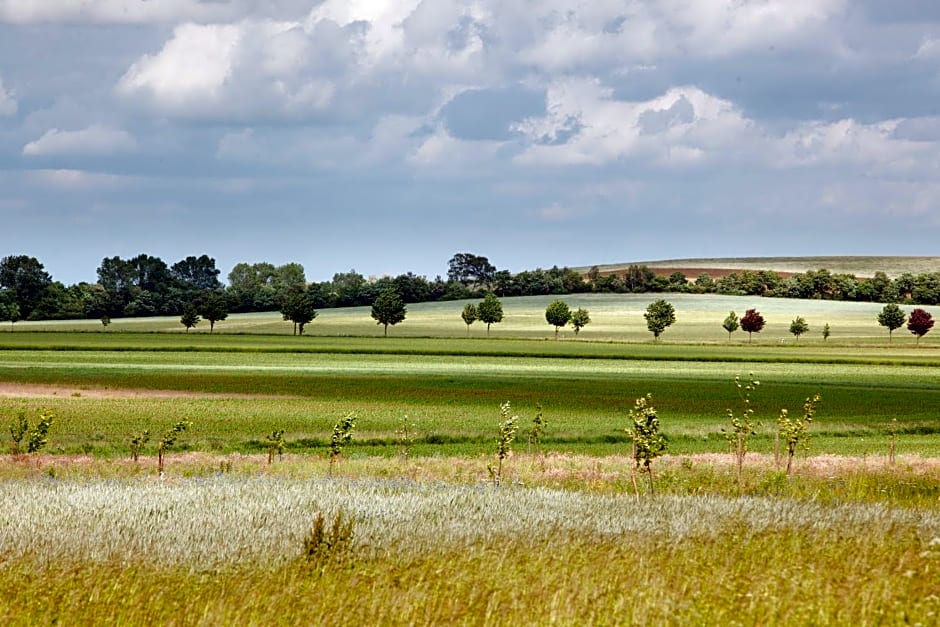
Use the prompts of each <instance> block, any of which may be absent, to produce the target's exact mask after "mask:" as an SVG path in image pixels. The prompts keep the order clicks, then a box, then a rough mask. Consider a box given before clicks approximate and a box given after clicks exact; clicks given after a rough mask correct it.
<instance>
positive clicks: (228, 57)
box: [117, 20, 341, 119]
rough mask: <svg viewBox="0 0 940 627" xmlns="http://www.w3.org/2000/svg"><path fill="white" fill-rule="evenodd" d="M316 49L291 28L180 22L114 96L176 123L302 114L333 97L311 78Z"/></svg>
mask: <svg viewBox="0 0 940 627" xmlns="http://www.w3.org/2000/svg"><path fill="white" fill-rule="evenodd" d="M317 43H318V42H316V41H314V40H313V39H311V37H310V35H309V34H308V33H306V32H305V31H303V30H302V28H301V27H300V25H299V24H298V23H296V22H272V21H261V22H256V21H250V20H246V21H241V22H238V23H236V24H206V25H200V24H191V23H187V24H183V25H180V26H178V27H177V28H176V29H175V30H174V32H173V37H172V38H171V39H170V40H169V41H167V42H166V44H165V45H164V46H163V49H162V50H160V51H159V52H157V53H156V54H154V55H145V56H143V57H142V58H140V59H138V60H137V61H136V62H135V63H134V64H133V65H132V66H131V67H130V68H129V69H128V70H127V72H126V73H125V74H124V76H123V77H122V78H121V80H120V81H119V83H118V85H117V92H118V94H120V95H122V96H124V97H126V98H128V99H131V100H133V101H137V102H141V103H143V104H144V105H145V106H147V107H149V108H152V109H154V110H156V111H157V112H159V113H161V114H165V115H171V116H179V117H191V118H200V117H210V118H223V119H224V118H232V117H236V118H248V117H262V118H264V117H272V118H276V117H283V116H286V117H297V116H304V115H309V114H312V113H316V112H319V111H322V110H324V109H326V108H327V107H328V106H329V105H330V104H331V103H332V101H333V97H334V93H335V85H334V83H333V81H332V80H331V79H330V78H329V76H323V75H318V73H317V70H319V69H321V68H318V67H317V58H318V50H317V49H316V44H317ZM325 43H326V45H328V46H330V45H332V43H333V42H325ZM332 54H335V51H334V52H333V53H332ZM340 69H341V68H335V67H334V68H332V70H331V71H333V72H335V71H338V70H340Z"/></svg>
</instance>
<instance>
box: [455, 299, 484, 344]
mask: <svg viewBox="0 0 940 627" xmlns="http://www.w3.org/2000/svg"><path fill="white" fill-rule="evenodd" d="M460 318H461V320H463V323H464V324H465V325H467V335H468V336H469V335H470V325H471V324H473V323H474V322H476V321H477V320H479V319H480V314H479V313H477V307H476V305H474V304H473V303H467V304H466V305H464V308H463V311H462V312H461V313H460Z"/></svg>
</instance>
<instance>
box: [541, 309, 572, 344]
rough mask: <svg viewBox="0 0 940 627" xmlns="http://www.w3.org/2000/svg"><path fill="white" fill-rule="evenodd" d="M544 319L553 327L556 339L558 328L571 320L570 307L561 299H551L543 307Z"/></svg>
mask: <svg viewBox="0 0 940 627" xmlns="http://www.w3.org/2000/svg"><path fill="white" fill-rule="evenodd" d="M545 320H546V322H548V323H549V324H550V325H552V326H553V327H555V339H556V340H557V339H558V329H560V328H561V327H563V326H565V325H566V324H568V322H570V321H571V309H570V308H569V307H568V303H566V302H565V301H563V300H553V301H552V302H551V303H549V304H548V307H546V308H545Z"/></svg>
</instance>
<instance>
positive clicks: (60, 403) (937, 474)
mask: <svg viewBox="0 0 940 627" xmlns="http://www.w3.org/2000/svg"><path fill="white" fill-rule="evenodd" d="M667 298H668V299H669V300H670V301H671V302H673V303H674V304H675V306H676V310H677V317H678V321H677V323H676V324H675V326H674V327H671V328H669V329H668V330H667V331H666V333H665V334H664V336H663V338H662V340H661V341H659V342H653V341H652V340H651V337H650V334H649V333H648V332H647V331H646V329H645V324H644V321H643V318H642V312H643V310H644V309H645V306H646V304H648V303H649V302H650V300H651V299H650V297H648V296H643V297H641V296H615V295H605V296H600V295H589V296H584V297H569V298H567V299H566V300H567V301H568V302H569V304H571V305H572V306H573V307H578V306H581V307H586V308H588V309H590V311H591V316H592V318H593V320H594V322H593V323H592V324H591V325H589V326H588V327H586V328H585V329H584V331H582V333H581V335H580V337H578V338H575V337H574V336H573V334H572V333H571V332H570V331H567V330H566V331H564V332H563V333H562V339H560V340H558V341H555V340H553V339H550V338H551V337H552V336H553V335H554V333H553V329H552V328H551V327H549V326H548V325H547V324H546V323H545V321H544V310H545V306H546V305H547V304H548V302H549V301H550V300H551V299H550V298H546V297H539V298H536V297H531V298H518V299H505V300H504V309H505V315H506V318H505V321H504V322H503V323H501V324H499V325H494V327H493V329H492V330H491V334H490V337H489V338H487V337H486V333H485V330H484V329H483V328H481V326H480V325H479V324H477V325H474V326H473V328H471V330H470V337H467V335H468V334H467V328H466V326H465V325H464V324H463V323H462V322H461V321H460V318H459V312H460V310H461V309H462V308H463V304H464V303H463V302H453V303H434V304H426V305H413V306H409V314H408V318H407V320H406V321H405V322H404V323H402V324H401V325H398V326H397V327H394V328H393V329H392V330H391V332H390V335H391V337H389V338H383V337H381V329H380V328H379V327H377V326H376V325H375V324H374V323H373V321H372V320H371V319H369V316H368V310H367V309H363V308H355V309H347V310H335V311H323V312H321V315H320V317H319V318H317V319H316V320H315V321H314V323H313V324H311V325H310V326H309V327H308V329H309V332H310V335H305V336H303V337H294V336H291V335H290V331H291V328H290V325H289V324H288V323H285V322H283V321H282V320H281V319H280V316H279V315H277V314H251V315H244V316H241V315H238V316H232V317H231V318H230V319H229V320H226V321H224V322H222V323H220V324H219V325H218V326H217V332H216V333H215V334H212V335H210V334H208V333H206V332H205V331H204V330H202V329H200V330H199V331H197V332H192V333H189V334H186V333H183V332H182V331H181V327H179V324H178V321H177V320H174V319H149V320H126V321H125V320H116V321H114V324H112V325H111V327H110V328H109V329H108V330H107V331H104V330H103V329H102V327H101V325H100V324H99V323H95V322H64V323H56V324H40V323H19V324H17V325H16V326H15V332H2V333H0V415H2V416H5V417H13V416H15V415H16V414H17V413H18V412H20V411H24V412H26V414H27V415H28V416H29V417H30V418H31V419H34V418H35V416H36V415H37V414H38V412H39V411H40V410H42V409H52V410H53V411H54V412H55V415H56V422H55V423H54V425H53V428H52V431H51V432H50V435H49V444H48V447H47V449H46V451H47V453H46V454H44V455H40V456H27V455H4V456H3V457H0V509H2V511H6V512H15V514H14V515H12V516H4V517H0V564H2V568H0V615H4V616H6V617H8V624H13V625H20V624H21V625H32V624H46V623H54V622H62V620H63V617H67V618H68V620H67V621H66V622H70V623H74V624H100V623H101V622H119V623H123V624H143V623H152V622H154V621H160V622H167V623H173V624H181V625H204V624H205V625H209V624H235V623H245V624H259V623H264V624H279V623H285V624H296V623H298V622H309V621H311V620H315V621H316V622H317V623H322V624H337V625H339V624H350V623H359V624H416V623H417V624H551V623H560V624H593V623H601V624H604V623H621V622H623V623H640V622H643V623H652V624H675V623H690V624H781V623H788V624H789V623H794V624H819V623H822V624H900V623H908V622H909V623H921V624H931V623H935V622H936V620H937V616H938V615H940V600H938V598H937V595H936V585H935V582H936V573H937V570H936V569H937V567H938V564H940V517H938V512H940V500H938V499H940V464H938V463H937V458H940V411H938V409H940V342H938V341H937V340H936V338H935V337H931V335H932V334H931V335H928V336H927V337H925V338H923V339H922V341H921V342H920V343H919V345H917V344H916V343H915V341H914V339H913V338H912V337H911V336H910V334H907V333H906V332H902V331H903V330H899V331H898V332H897V333H895V338H894V339H893V341H892V342H890V343H889V342H888V338H887V333H886V332H885V331H884V329H882V328H881V327H879V326H878V325H877V323H876V322H875V316H876V315H877V312H878V311H879V310H880V306H877V305H860V304H855V303H834V302H819V301H811V302H807V301H790V300H768V301H763V300H759V299H747V298H740V297H713V296H679V295H667ZM749 307H757V308H758V309H760V310H761V311H762V313H763V314H764V315H765V317H766V318H767V320H768V323H767V327H766V330H765V331H764V332H763V333H761V334H759V335H755V336H754V338H753V341H752V342H751V343H748V342H747V339H746V336H744V335H742V334H741V333H740V332H739V333H738V334H736V336H735V337H733V338H732V339H731V340H729V339H728V337H727V334H726V333H725V332H724V331H723V330H722V329H721V327H720V325H721V320H722V319H723V318H724V316H725V315H726V314H727V312H728V310H731V309H734V310H735V311H737V312H738V313H739V314H741V313H743V311H744V310H745V309H746V308H749ZM934 314H935V315H938V314H940V312H937V311H934ZM797 315H801V316H804V317H805V318H806V319H807V320H808V321H809V323H810V325H811V332H810V334H809V335H808V336H804V337H803V338H801V339H800V340H799V342H796V341H794V339H793V337H792V336H790V335H789V333H787V327H788V326H789V321H790V320H791V319H793V318H794V317H796V316H797ZM824 322H828V323H829V324H830V325H831V327H832V330H833V335H832V337H831V338H829V340H828V341H826V342H824V341H823V340H822V338H821V336H820V335H819V334H818V329H819V327H820V326H821V324H823V323H824ZM749 373H753V375H754V376H755V377H756V378H758V379H759V380H760V382H761V385H760V386H759V388H758V389H757V390H756V391H755V392H754V393H753V395H752V399H753V407H754V409H755V411H756V416H755V417H756V419H757V420H758V421H759V424H758V427H757V429H756V431H757V433H756V435H754V436H753V437H752V440H751V445H750V450H749V453H748V456H747V460H746V463H745V466H744V468H743V469H742V474H741V476H740V477H738V476H737V475H736V473H735V466H734V464H733V458H732V456H731V455H730V454H729V453H728V450H729V448H728V444H727V442H726V440H725V439H724V438H723V436H722V434H721V429H722V428H727V427H728V421H727V417H726V412H727V410H728V409H729V408H731V409H734V410H735V411H736V412H740V411H741V410H742V409H743V406H742V403H741V399H740V398H739V396H738V392H737V389H736V388H735V386H734V383H733V379H734V377H735V376H737V375H740V376H742V377H747V376H748V375H749ZM647 393H651V394H652V395H653V402H654V405H655V406H656V407H657V409H658V411H659V418H660V422H661V425H662V429H663V431H664V432H665V433H666V435H667V436H668V438H669V444H668V451H667V453H668V455H667V456H666V457H665V458H663V459H660V460H657V461H656V462H655V463H654V468H655V486H656V489H655V493H654V492H652V491H651V490H650V489H649V488H648V486H647V485H646V482H645V479H646V478H645V477H641V481H640V484H639V490H638V491H639V494H637V495H634V487H633V482H632V476H633V473H632V468H633V463H632V462H633V460H632V458H631V457H630V451H631V449H630V442H629V440H628V438H627V435H626V433H625V427H626V426H627V424H628V412H629V410H630V408H631V407H632V406H633V402H634V400H635V399H636V398H637V397H639V396H642V395H644V394H647ZM814 393H819V394H820V395H821V396H822V402H821V404H820V407H819V411H818V413H817V415H816V418H815V420H814V421H813V423H812V425H811V427H810V434H811V441H810V447H809V449H808V451H800V452H799V454H798V457H797V460H796V465H795V470H794V473H793V475H792V476H787V475H786V474H785V473H784V472H783V471H782V469H781V468H782V466H781V463H780V461H779V460H775V458H774V438H773V433H774V431H775V427H776V422H775V421H776V418H777V416H778V413H779V411H780V409H781V408H788V409H789V410H790V411H791V413H792V414H798V413H799V411H800V407H801V405H802V402H803V400H804V399H805V398H807V397H808V396H810V395H812V394H814ZM506 401H509V402H510V403H511V405H512V409H513V412H514V413H516V414H518V415H519V423H520V427H521V428H520V432H519V434H518V438H517V440H516V441H515V442H514V444H513V445H512V453H511V455H510V456H509V458H508V459H507V460H506V462H505V477H504V479H505V480H504V482H503V483H502V486H501V487H500V488H495V487H493V485H492V475H491V473H492V467H493V464H494V463H495V454H494V451H495V439H496V431H497V424H498V422H499V421H500V419H501V417H500V413H499V407H500V404H501V403H504V402H506ZM539 407H540V408H541V411H542V414H543V416H544V418H545V419H546V420H547V429H546V432H545V435H544V437H543V439H542V442H541V445H540V446H538V447H536V446H534V445H532V444H530V443H528V442H527V436H528V434H529V432H530V431H531V428H532V424H533V423H532V420H533V418H534V417H535V416H536V413H537V411H538V409H537V408H539ZM349 414H353V415H355V416H356V419H357V429H356V431H355V434H354V439H353V442H352V443H351V444H350V445H349V446H348V447H347V448H346V449H345V450H344V451H343V455H342V457H341V459H340V460H339V461H338V462H337V463H336V465H335V468H334V467H333V465H332V464H330V463H329V461H328V459H327V451H328V445H329V440H330V435H331V432H332V429H333V425H334V424H335V423H336V422H337V421H338V420H340V419H341V418H343V417H344V416H346V415H349ZM5 419H6V418H5ZM179 420H190V421H192V422H193V426H192V428H191V429H189V430H188V431H186V432H185V433H184V434H183V435H182V436H181V437H180V439H179V441H178V442H177V444H176V445H175V446H174V447H173V448H172V449H171V451H170V453H169V458H168V461H167V468H168V469H167V474H166V476H165V477H163V478H159V477H157V475H156V471H155V466H156V462H155V460H154V456H155V441H156V440H158V439H159V437H160V434H162V433H163V432H165V431H166V430H167V429H169V428H170V426H171V425H172V424H174V423H175V422H177V421H179ZM277 429H283V430H284V431H285V434H284V437H285V439H286V443H287V447H286V451H285V455H284V456H283V458H277V459H276V460H275V461H274V463H273V464H271V465H268V463H267V461H266V440H265V436H267V435H268V434H270V433H271V432H272V431H274V430H277ZM403 429H405V430H406V431H407V435H404V434H403V433H402V430H403ZM144 430H149V431H150V432H151V433H152V434H153V436H152V440H151V441H150V442H149V443H148V444H147V445H146V446H145V447H144V450H143V457H142V458H141V460H140V461H139V462H136V463H135V462H133V461H131V460H129V459H128V458H129V454H130V447H129V441H130V438H131V437H133V436H134V435H137V434H140V433H141V432H143V431H144ZM6 433H7V431H6V429H4V434H5V435H6ZM892 434H893V435H892ZM6 437H8V436H6ZM7 443H9V441H8V440H7ZM889 452H891V453H894V454H896V455H897V459H896V461H894V460H892V459H889ZM340 511H342V512H344V514H345V515H346V516H347V517H348V518H349V519H350V520H352V521H353V524H354V530H353V532H351V533H352V534H353V535H352V536H351V537H352V538H353V540H352V542H351V544H350V545H349V546H348V548H346V549H344V551H345V552H342V553H340V552H337V554H336V555H335V556H333V557H330V558H329V560H328V561H326V562H311V560H310V559H306V558H304V557H303V556H302V553H303V547H304V546H305V544H304V542H305V538H307V539H309V537H310V535H309V534H311V531H310V530H311V523H312V520H313V519H314V518H315V516H316V515H317V514H318V513H322V514H324V515H325V516H327V519H328V520H332V519H333V518H334V517H335V516H337V515H338V513H339V512H340ZM331 546H340V545H339V544H335V543H334V545H331ZM343 546H345V545H343ZM337 551H339V550H338V549H337ZM318 555H320V554H319V553H318ZM330 555H332V554H330ZM317 559H320V558H317ZM324 559H325V558H324ZM754 564H762V565H765V566H764V567H762V568H754ZM715 582H721V584H720V585H714V584H715Z"/></svg>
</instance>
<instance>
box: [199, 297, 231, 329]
mask: <svg viewBox="0 0 940 627" xmlns="http://www.w3.org/2000/svg"><path fill="white" fill-rule="evenodd" d="M201 313H202V317H203V318H205V319H206V320H208V321H209V333H212V331H213V330H214V329H215V323H216V322H219V321H220V320H225V319H226V318H228V303H227V302H225V296H224V295H223V294H221V293H220V292H213V293H212V294H210V295H209V297H208V298H206V302H204V303H203V305H202V312H201Z"/></svg>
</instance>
